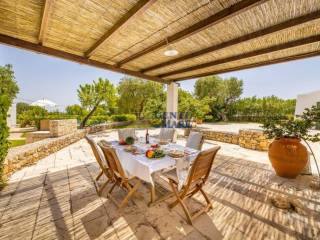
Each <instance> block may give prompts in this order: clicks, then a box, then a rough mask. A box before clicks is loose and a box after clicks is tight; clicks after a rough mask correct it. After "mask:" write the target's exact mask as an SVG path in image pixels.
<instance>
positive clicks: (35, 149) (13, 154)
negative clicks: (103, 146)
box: [4, 122, 132, 177]
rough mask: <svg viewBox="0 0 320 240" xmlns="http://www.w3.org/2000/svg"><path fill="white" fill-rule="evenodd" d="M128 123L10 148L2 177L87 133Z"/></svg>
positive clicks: (109, 125) (93, 128)
mask: <svg viewBox="0 0 320 240" xmlns="http://www.w3.org/2000/svg"><path fill="white" fill-rule="evenodd" d="M130 123H132V122H113V123H105V124H99V125H95V126H90V127H87V128H86V129H81V130H76V131H74V132H73V133H70V134H68V135H64V136H60V137H48V138H46V139H43V140H41V141H37V142H33V143H30V144H26V145H23V146H19V147H14V148H10V149H9V153H8V155H7V157H6V159H5V163H4V176H5V177H8V176H10V175H11V174H12V173H13V172H15V171H17V170H19V169H21V168H22V167H24V166H28V165H31V164H33V163H36V162H37V161H39V160H40V159H42V158H44V157H47V156H49V155H50V154H52V153H54V152H57V151H59V150H60V149H62V148H64V147H66V146H68V145H70V144H72V143H74V142H77V141H79V140H80V139H82V138H83V137H84V136H85V135H86V134H87V133H96V132H100V131H104V130H106V129H111V128H115V127H122V126H127V125H129V124H130ZM43 133H44V134H46V133H47V134H48V133H49V132H48V131H43Z"/></svg>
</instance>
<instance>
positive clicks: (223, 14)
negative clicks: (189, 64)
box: [117, 0, 267, 66]
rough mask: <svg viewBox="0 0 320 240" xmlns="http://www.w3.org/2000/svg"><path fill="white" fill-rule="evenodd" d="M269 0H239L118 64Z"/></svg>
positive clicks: (119, 63) (120, 64) (179, 39)
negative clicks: (239, 0)
mask: <svg viewBox="0 0 320 240" xmlns="http://www.w3.org/2000/svg"><path fill="white" fill-rule="evenodd" d="M266 1H267V0H242V1H241V2H238V3H236V4H234V5H232V6H231V7H229V8H226V9H224V10H222V11H220V12H218V13H216V14H214V15H212V16H210V17H208V18H206V19H204V20H201V21H200V22H197V23H195V24H193V25H192V26H190V27H188V28H186V29H184V30H182V31H180V32H177V33H175V34H173V35H171V36H169V37H168V38H167V40H166V39H163V40H161V41H159V42H157V43H155V44H153V45H151V46H149V47H147V48H145V49H143V50H142V51H140V52H137V53H135V54H133V55H131V56H129V57H127V58H125V59H123V60H121V61H120V62H118V64H117V65H118V66H122V65H123V64H125V63H128V62H130V61H132V60H134V59H136V58H139V57H141V56H143V55H145V54H148V53H150V52H153V51H155V50H157V49H159V48H161V47H164V46H166V44H167V41H168V43H175V42H178V41H181V40H182V39H185V38H187V37H189V36H191V35H193V34H196V33H198V32H200V31H202V30H204V29H206V28H209V27H211V26H213V25H215V24H218V23H220V22H222V21H225V20H227V19H229V18H232V17H234V16H236V15H238V14H240V13H242V12H244V11H247V10H249V9H251V8H253V7H255V6H257V5H260V4H262V3H264V2H266Z"/></svg>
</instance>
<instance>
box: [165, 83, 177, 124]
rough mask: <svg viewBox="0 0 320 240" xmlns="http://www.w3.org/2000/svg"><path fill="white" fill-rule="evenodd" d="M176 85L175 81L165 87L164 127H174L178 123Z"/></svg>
mask: <svg viewBox="0 0 320 240" xmlns="http://www.w3.org/2000/svg"><path fill="white" fill-rule="evenodd" d="M178 87H179V85H178V84H176V83H170V84H168V87H167V112H166V127H176V126H177V123H178Z"/></svg>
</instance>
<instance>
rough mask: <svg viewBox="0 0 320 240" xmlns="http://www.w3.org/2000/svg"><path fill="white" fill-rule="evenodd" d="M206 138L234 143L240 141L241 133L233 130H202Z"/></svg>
mask: <svg viewBox="0 0 320 240" xmlns="http://www.w3.org/2000/svg"><path fill="white" fill-rule="evenodd" d="M201 132H202V133H203V135H204V138H205V139H209V140H214V141H219V142H226V143H232V144H238V143H239V134H237V133H233V132H218V131H210V130H202V131H201Z"/></svg>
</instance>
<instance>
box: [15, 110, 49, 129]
mask: <svg viewBox="0 0 320 240" xmlns="http://www.w3.org/2000/svg"><path fill="white" fill-rule="evenodd" d="M47 118H48V112H47V110H46V109H44V108H42V107H38V106H30V109H29V110H27V111H24V112H22V113H21V114H20V115H19V116H18V122H19V123H20V126H21V127H26V126H36V127H37V128H38V129H39V128H40V120H42V119H47Z"/></svg>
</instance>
